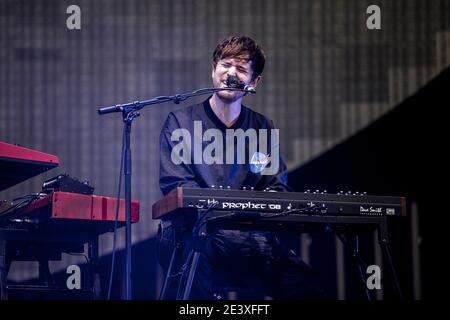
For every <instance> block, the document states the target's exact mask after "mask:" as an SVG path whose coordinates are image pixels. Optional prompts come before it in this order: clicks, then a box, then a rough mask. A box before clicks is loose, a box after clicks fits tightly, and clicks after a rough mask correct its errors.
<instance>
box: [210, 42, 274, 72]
mask: <svg viewBox="0 0 450 320" xmlns="http://www.w3.org/2000/svg"><path fill="white" fill-rule="evenodd" d="M228 57H236V58H241V59H245V60H247V61H251V62H252V68H253V75H252V79H255V78H256V77H258V76H259V75H260V74H261V73H262V72H263V70H264V64H265V62H266V55H265V54H264V51H263V50H262V49H261V48H260V47H259V45H258V44H257V43H256V42H255V40H253V39H252V38H250V37H247V36H230V37H228V38H226V39H225V40H223V41H222V42H220V43H219V44H218V45H217V47H216V49H215V50H214V54H213V62H214V67H215V66H216V65H217V62H218V61H219V60H222V59H225V58H228Z"/></svg>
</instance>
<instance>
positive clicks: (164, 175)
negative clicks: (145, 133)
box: [159, 112, 200, 195]
mask: <svg viewBox="0 0 450 320" xmlns="http://www.w3.org/2000/svg"><path fill="white" fill-rule="evenodd" d="M179 128H180V126H179V123H178V121H177V119H176V117H175V115H174V114H173V113H172V112H171V113H169V115H168V116H167V119H166V122H165V123H164V126H163V128H162V130H161V134H160V138H159V142H160V153H161V156H160V167H159V187H160V188H161V191H162V193H163V194H164V195H166V194H168V193H169V192H170V191H172V190H173V189H175V188H176V187H181V186H184V187H194V188H200V186H199V185H198V183H197V182H196V180H195V174H194V172H193V171H192V168H191V167H190V166H189V165H188V164H185V163H180V164H175V163H174V162H173V159H172V149H173V147H174V145H175V143H174V142H173V141H172V140H171V136H172V132H173V131H174V130H176V129H179ZM189 147H190V146H189Z"/></svg>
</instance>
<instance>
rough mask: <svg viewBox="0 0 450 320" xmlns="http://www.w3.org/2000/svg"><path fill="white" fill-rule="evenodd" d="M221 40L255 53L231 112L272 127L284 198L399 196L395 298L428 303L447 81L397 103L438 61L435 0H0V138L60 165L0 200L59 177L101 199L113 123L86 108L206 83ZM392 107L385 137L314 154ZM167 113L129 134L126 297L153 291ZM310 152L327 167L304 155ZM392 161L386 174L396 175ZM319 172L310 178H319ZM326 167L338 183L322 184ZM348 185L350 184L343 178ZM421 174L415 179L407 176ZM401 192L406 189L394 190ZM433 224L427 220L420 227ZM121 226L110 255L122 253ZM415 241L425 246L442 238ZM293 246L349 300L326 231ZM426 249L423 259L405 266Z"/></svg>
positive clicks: (444, 16)
mask: <svg viewBox="0 0 450 320" xmlns="http://www.w3.org/2000/svg"><path fill="white" fill-rule="evenodd" d="M71 4H76V5H78V6H79V7H80V8H81V30H68V28H67V27H66V19H67V18H68V17H69V15H68V14H67V13H66V9H67V7H68V6H69V5H71ZM371 4H376V5H378V6H379V7H380V8H381V30H368V29H367V27H366V19H367V18H368V16H369V15H368V14H367V13H366V9H367V7H368V6H369V5H371ZM230 34H247V35H249V36H251V37H253V38H255V39H256V40H257V42H259V43H260V44H261V46H262V47H263V48H264V49H265V51H266V54H267V64H266V70H265V72H264V78H263V82H262V84H261V85H260V87H258V93H257V94H256V95H253V96H251V97H247V98H245V100H244V103H245V104H246V105H248V106H251V107H252V108H253V109H254V110H256V111H258V112H261V113H263V114H265V115H267V116H268V117H270V118H272V119H273V120H274V121H275V123H276V124H277V126H278V127H279V128H280V134H281V144H282V153H283V156H284V159H285V160H286V162H287V165H288V168H289V169H290V170H291V172H292V174H291V180H290V183H291V184H292V185H293V186H294V187H296V188H297V189H298V190H299V191H301V190H303V189H308V188H310V189H316V188H326V189H327V190H328V191H329V192H336V191H339V190H341V189H345V190H346V191H347V189H348V190H353V191H356V190H357V188H362V189H359V190H361V191H367V192H370V193H372V194H390V195H404V196H407V197H408V199H409V200H410V201H409V203H408V209H409V211H408V212H409V218H408V220H406V222H403V223H400V226H399V227H398V228H399V229H398V230H399V231H398V232H397V233H394V234H395V235H394V236H393V241H394V243H397V244H401V248H400V249H398V250H397V251H396V252H395V253H396V255H397V256H399V255H400V256H401V257H402V258H400V262H399V264H401V270H403V271H402V272H401V273H403V274H404V275H403V276H402V279H401V280H402V284H403V286H404V287H405V289H406V291H407V297H409V298H414V299H421V298H424V297H426V296H428V297H434V295H435V294H436V293H435V291H434V290H432V289H431V285H429V289H426V288H427V286H428V283H429V281H431V282H435V281H437V280H438V277H439V276H437V275H436V273H435V272H434V268H433V266H434V263H438V262H439V259H438V258H437V257H436V256H435V255H434V254H432V252H433V250H435V249H436V248H435V246H434V244H433V245H431V244H428V247H426V246H425V248H428V250H426V249H424V246H421V241H422V239H423V236H424V235H426V234H427V233H426V231H425V230H430V229H429V228H428V229H427V226H430V225H431V223H432V222H431V221H432V219H431V217H432V216H433V215H434V216H433V217H436V215H437V213H436V212H435V210H432V209H435V208H434V207H433V208H431V209H430V204H432V203H435V202H434V201H436V200H435V198H433V197H432V195H433V193H432V192H433V191H434V190H435V189H436V188H438V187H437V186H435V185H434V180H433V181H432V180H431V178H430V177H436V176H437V177H439V176H443V173H444V171H443V170H444V166H443V165H442V166H440V165H441V164H443V162H439V161H437V162H436V161H434V160H436V159H441V154H442V152H443V150H444V149H445V146H446V145H445V143H444V142H443V136H442V132H441V131H436V130H437V129H439V128H440V129H442V130H443V128H444V126H445V123H444V121H443V113H442V112H443V109H442V108H445V106H447V107H448V103H447V104H445V103H441V101H442V99H438V98H437V97H442V98H443V99H444V101H447V102H448V98H446V99H447V100H445V97H446V95H445V92H444V91H445V89H442V88H445V86H447V87H448V76H447V77H446V78H445V77H442V78H441V80H439V83H441V84H436V85H434V86H433V87H434V88H437V89H433V90H435V91H433V90H428V91H427V93H426V94H424V95H423V96H425V97H424V98H419V99H418V100H414V101H416V102H414V103H413V102H410V103H406V100H405V99H407V98H408V97H411V96H413V95H414V94H416V93H417V91H418V90H419V89H420V88H422V87H423V86H425V85H426V84H427V83H429V81H430V80H432V79H434V78H436V76H438V75H439V74H440V73H441V72H442V71H443V70H445V68H446V67H448V66H449V65H450V4H449V2H448V1H444V0H441V1H439V0H432V1H421V0H395V1H387V0H385V1H382V0H378V1H376V2H373V1H365V0H301V1H298V0H281V1H274V0H260V1H235V0H230V1H207V0H191V1H175V0H160V1H157V0H151V1H137V0H130V1H122V0H114V1H106V0H104V1H75V2H74V1H50V0H47V1H44V0H36V1H8V0H3V1H1V2H0V140H1V141H4V142H7V143H17V144H20V145H22V146H25V147H28V148H32V149H37V150H40V151H43V152H47V153H51V154H55V155H57V156H59V158H60V162H61V164H60V166H59V168H57V169H53V170H52V171H50V172H48V173H45V174H43V175H40V176H38V177H35V178H33V179H30V180H28V181H26V182H24V183H22V184H20V185H17V186H15V187H13V188H10V189H8V190H7V191H4V192H2V193H0V199H8V200H10V199H12V198H14V197H17V196H20V195H24V194H28V193H31V192H37V191H39V190H40V188H41V185H42V182H43V181H44V180H46V179H48V178H50V177H53V176H55V175H57V174H59V173H68V174H69V175H71V176H73V177H76V178H79V179H81V180H84V179H87V180H89V181H90V183H91V185H93V186H94V187H95V193H96V194H100V195H108V196H114V195H115V194H116V188H117V181H118V170H119V159H120V148H121V134H122V132H121V129H122V121H121V117H120V115H118V114H113V115H108V116H102V117H101V116H98V115H97V109H98V108H99V107H102V106H107V105H112V104H117V103H124V102H130V101H134V100H145V99H150V98H153V97H155V96H160V95H170V94H175V93H182V92H187V91H193V90H195V89H198V88H203V87H208V86H210V84H211V78H210V77H211V59H212V58H211V57H212V52H213V50H214V47H215V45H216V43H217V42H218V41H219V40H221V39H223V38H225V37H226V36H228V35H230ZM201 99H202V98H196V99H192V100H189V101H187V102H184V103H183V104H182V106H183V105H184V106H185V105H188V104H191V103H194V102H197V101H200V100H201ZM400 105H403V109H402V110H403V111H402V112H401V113H400V114H399V116H397V117H394V118H395V121H394V123H395V124H393V125H391V126H388V127H389V128H390V129H389V130H392V131H386V130H385V128H386V127H384V124H383V123H385V122H383V123H382V124H381V125H379V129H377V130H378V131H377V130H375V131H370V132H374V133H371V135H370V137H371V138H370V139H365V140H364V139H362V140H361V141H359V142H354V143H351V144H350V145H349V147H347V149H345V150H344V151H342V152H341V153H339V152H338V153H339V155H336V154H331V155H330V154H329V153H328V151H330V150H335V147H337V148H340V147H341V146H342V145H341V143H342V142H344V141H347V140H348V139H349V138H351V137H352V136H354V135H356V136H358V133H361V132H362V133H364V132H365V131H364V130H365V129H367V128H368V126H370V125H371V124H373V123H374V121H376V120H377V119H380V117H382V116H383V115H389V111H395V109H397V107H398V106H400ZM179 107H180V106H176V105H174V104H168V103H167V104H161V105H157V106H153V107H148V108H147V109H145V110H143V111H142V112H141V116H140V117H139V118H138V119H137V120H136V121H135V123H134V125H133V133H132V150H133V198H134V199H137V200H139V201H140V204H141V212H140V213H141V216H140V222H139V223H138V224H135V225H133V243H134V246H133V259H134V264H133V265H134V268H135V269H136V270H135V273H134V274H135V276H134V279H135V281H134V282H133V284H134V288H133V289H134V297H136V298H139V299H154V298H156V297H157V296H158V292H159V288H160V286H161V284H162V276H163V273H162V271H161V269H160V267H159V265H158V264H157V262H156V259H155V255H154V251H155V246H154V243H155V234H156V230H157V221H153V220H152V219H151V205H152V203H153V202H155V201H156V200H158V199H159V198H160V197H161V193H160V190H159V187H158V163H159V152H158V137H159V131H160V129H161V126H162V123H163V121H164V119H165V117H166V115H167V113H168V112H170V111H172V110H174V109H176V108H179ZM411 110H414V112H415V113H414V116H411V115H410V114H411V113H410V111H411ZM411 117H412V118H411ZM411 119H413V120H411ZM415 121H417V122H415ZM412 124H415V125H412ZM429 128H432V129H435V131H433V130H429ZM399 133H404V134H400V135H399ZM389 141H390V142H389ZM394 142H395V143H397V145H402V146H403V148H404V149H402V150H405V152H400V153H399V154H401V155H402V158H401V160H395V161H394V158H395V159H400V158H397V155H398V154H397V153H395V152H398V150H397V149H395V148H394V149H391V144H392V143H394ZM371 145H373V146H374V147H373V148H370V146H371ZM363 146H364V147H363ZM405 146H406V147H405ZM337 150H341V149H337ZM368 150H369V151H370V150H372V151H373V150H377V151H378V153H377V155H380V154H383V152H384V154H388V155H389V154H391V155H392V156H388V157H387V158H384V159H385V160H386V163H384V162H383V164H382V165H379V166H378V167H377V164H379V162H376V161H375V162H366V161H365V159H364V158H363V157H362V158H361V151H364V152H368ZM392 150H394V151H395V152H394V154H393V153H392ZM320 156H324V159H328V160H323V161H325V162H320V160H319V161H318V162H317V161H314V160H317V159H321V158H320ZM350 159H358V160H355V161H353V162H351V161H350ZM377 159H379V158H377ZM391 159H393V160H392V161H390V160H391ZM418 159H419V160H418ZM327 161H328V162H327ZM319 164H320V165H319ZM355 166H356V167H355ZM374 166H375V167H377V168H378V171H377V169H376V168H375V167H374ZM302 168H303V169H302ZM306 168H308V170H306ZM388 168H391V169H389V170H388ZM392 168H402V169H403V171H402V174H401V175H400V174H396V173H397V171H396V170H394V169H392ZM296 169H297V171H295V170H296ZM320 170H323V171H324V172H326V174H325V173H324V174H323V176H319V175H318V174H317V172H320ZM417 172H419V173H420V174H418V175H417ZM376 173H379V174H376ZM335 174H337V175H338V176H339V178H333V175H335ZM356 177H359V178H360V180H361V181H363V182H361V181H359V182H358V181H357V182H355V179H356ZM373 177H378V178H379V179H378V180H376V181H374V180H372V179H371V178H373ZM380 177H383V179H381V178H380ZM424 177H425V182H424V183H423V184H421V183H419V181H423V180H420V179H423V178H424ZM405 178H407V179H409V180H406V181H407V182H405ZM428 178H430V179H428ZM442 179H443V178H442ZM371 181H373V183H372V182H371ZM404 185H408V186H417V188H416V189H414V190H413V188H412V187H411V188H403V189H402V187H401V186H404ZM419 198H421V199H422V200H420V199H419ZM427 204H428V206H427ZM413 217H414V218H413ZM419 217H420V218H421V219H419ZM427 219H428V220H427ZM424 221H425V222H424ZM436 221H437V223H439V222H440V221H441V220H440V218H436V219H434V218H433V222H436ZM421 224H422V225H421ZM422 227H423V228H422ZM393 228H394V229H393V230H396V229H395V223H394V227H393ZM123 231H124V230H121V231H120V232H119V237H118V239H119V240H118V246H119V249H122V248H123V246H124V232H123ZM430 233H431V234H432V240H433V243H435V242H434V241H438V242H439V241H440V236H441V235H442V236H444V235H443V234H440V233H438V232H430ZM327 237H328V238H327ZM373 237H375V235H370V236H369V238H370V239H369V240H368V241H367V243H368V244H367V246H368V247H370V248H367V250H366V252H367V254H368V255H369V257H368V259H369V260H371V261H374V262H377V263H380V264H381V263H382V258H381V257H380V252H379V251H377V250H378V249H377V248H376V246H375V245H374V244H373V242H374V239H372V238H373ZM293 238H294V240H292V237H291V239H290V241H293V243H294V245H295V247H296V248H298V251H299V253H300V254H301V256H302V257H303V258H304V259H305V260H306V261H308V262H310V263H311V264H312V265H313V267H315V268H317V269H319V270H322V271H323V272H322V274H323V277H324V281H325V282H326V283H327V284H328V286H329V288H330V290H332V292H333V294H334V295H335V296H336V297H337V298H339V299H346V298H355V297H358V294H357V293H355V292H356V291H357V289H353V287H352V285H351V283H353V280H352V279H351V277H352V274H353V273H352V271H351V270H349V268H350V264H349V263H348V260H349V259H348V257H347V256H346V253H345V251H343V248H342V246H341V245H340V244H339V242H338V241H336V239H335V238H334V237H333V236H319V235H301V236H300V237H298V236H294V237H293ZM425 239H427V238H426V237H425ZM428 239H429V238H428ZM427 243H430V242H427ZM111 249H112V235H111V234H106V235H104V236H102V237H101V243H100V251H101V256H102V267H103V269H102V270H104V272H103V274H102V276H103V277H104V279H102V280H105V281H103V282H102V283H103V285H106V282H107V277H108V276H109V275H108V272H109V262H110V253H111ZM121 254H122V253H121V252H119V257H120V256H121ZM424 255H425V256H424ZM427 255H428V256H427ZM430 256H431V257H434V258H429V259H428V258H427V260H426V261H427V262H426V263H425V264H423V262H422V263H421V261H424V259H425V257H430ZM394 258H397V257H396V256H395V254H394ZM398 259H399V258H398ZM82 262H83V259H82V258H79V257H72V256H65V257H64V259H63V261H62V262H61V261H56V262H55V263H54V264H52V265H51V269H52V271H54V272H55V273H58V272H61V270H65V267H66V266H67V265H68V264H71V263H82ZM117 267H118V268H119V270H118V272H117V274H116V278H115V287H114V291H113V292H114V296H115V297H116V298H119V297H121V296H122V291H121V288H122V285H121V283H122V282H121V280H123V279H122V277H121V276H120V275H121V272H122V273H123V270H122V271H121V270H120V268H121V267H122V261H121V260H120V259H119V262H118V263H117ZM421 267H422V268H421ZM432 274H434V277H432V278H427V275H430V277H431V275H432ZM35 276H36V266H35V265H33V264H32V263H13V268H12V269H11V272H10V274H9V280H10V281H12V282H15V283H21V282H24V281H29V280H30V279H33V278H34V277H35ZM346 284H347V285H346ZM383 294H384V292H378V293H377V296H378V297H379V298H382V297H383ZM387 295H389V294H388V293H387Z"/></svg>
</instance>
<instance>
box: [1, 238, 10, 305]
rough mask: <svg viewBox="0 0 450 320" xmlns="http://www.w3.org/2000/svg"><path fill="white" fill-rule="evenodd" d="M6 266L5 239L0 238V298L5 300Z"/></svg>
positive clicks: (6, 296) (6, 295) (6, 294)
mask: <svg viewBox="0 0 450 320" xmlns="http://www.w3.org/2000/svg"><path fill="white" fill-rule="evenodd" d="M7 275H8V268H7V267H6V240H0V300H7V299H8V293H7V290H6V286H7V284H6V277H7Z"/></svg>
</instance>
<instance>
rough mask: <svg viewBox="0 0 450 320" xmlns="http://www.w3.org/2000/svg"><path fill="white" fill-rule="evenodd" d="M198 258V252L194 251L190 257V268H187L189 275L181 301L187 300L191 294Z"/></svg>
mask: <svg viewBox="0 0 450 320" xmlns="http://www.w3.org/2000/svg"><path fill="white" fill-rule="evenodd" d="M199 258H200V252H198V251H195V252H194V256H193V257H192V262H191V267H190V268H189V275H188V278H187V279H186V286H185V288H184V293H183V300H188V299H189V296H190V294H191V289H192V283H193V282H194V276H195V271H196V270H197V265H198V260H199Z"/></svg>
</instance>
